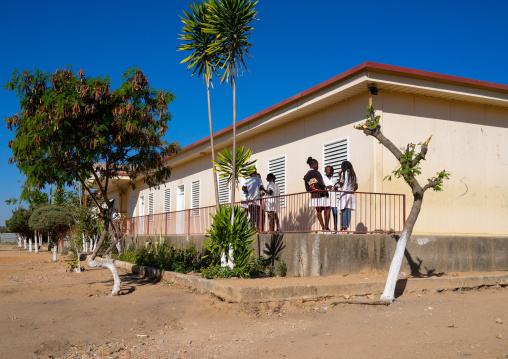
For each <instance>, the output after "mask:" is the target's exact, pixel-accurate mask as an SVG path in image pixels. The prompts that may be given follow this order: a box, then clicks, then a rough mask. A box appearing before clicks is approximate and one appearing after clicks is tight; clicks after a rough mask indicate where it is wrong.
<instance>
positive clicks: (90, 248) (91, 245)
mask: <svg viewBox="0 0 508 359" xmlns="http://www.w3.org/2000/svg"><path fill="white" fill-rule="evenodd" d="M88 249H89V250H90V252H93V251H94V249H93V241H92V238H91V237H90V245H89V246H88Z"/></svg>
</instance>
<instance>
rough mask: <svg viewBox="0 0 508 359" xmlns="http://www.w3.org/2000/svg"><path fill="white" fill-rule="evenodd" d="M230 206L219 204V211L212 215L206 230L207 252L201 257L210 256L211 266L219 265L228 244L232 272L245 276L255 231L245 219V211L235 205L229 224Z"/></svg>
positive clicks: (249, 261) (247, 271) (227, 250)
mask: <svg viewBox="0 0 508 359" xmlns="http://www.w3.org/2000/svg"><path fill="white" fill-rule="evenodd" d="M231 214H232V213H231V207H229V206H221V207H220V211H219V212H217V213H216V214H215V216H214V215H211V216H212V218H213V222H212V226H211V228H210V229H209V230H207V232H208V234H207V235H206V236H207V237H208V238H209V240H205V242H204V244H205V248H206V250H207V251H208V252H209V253H208V254H207V255H206V256H204V257H203V258H208V257H209V258H210V259H211V261H212V265H213V266H218V265H220V258H221V255H222V254H223V253H226V254H227V253H228V252H229V248H230V246H231V247H232V249H233V258H230V259H232V260H233V263H234V266H235V268H234V272H235V273H241V274H242V275H240V276H245V275H247V274H248V273H249V266H250V265H251V257H252V255H253V252H254V249H253V248H251V247H249V245H250V244H252V242H254V239H251V238H250V237H252V236H253V235H254V234H256V233H257V231H256V229H255V228H254V227H253V226H252V224H251V223H250V221H248V220H247V213H246V211H245V210H244V209H243V208H241V207H239V206H235V218H234V222H233V224H232V225H231Z"/></svg>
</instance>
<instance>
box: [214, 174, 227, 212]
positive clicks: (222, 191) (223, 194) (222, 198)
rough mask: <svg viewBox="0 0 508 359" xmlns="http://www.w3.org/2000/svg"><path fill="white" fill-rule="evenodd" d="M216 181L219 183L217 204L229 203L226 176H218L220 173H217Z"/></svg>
mask: <svg viewBox="0 0 508 359" xmlns="http://www.w3.org/2000/svg"><path fill="white" fill-rule="evenodd" d="M217 178H218V179H217V181H218V183H219V204H225V203H229V186H228V185H227V184H228V179H227V178H220V174H219V173H217Z"/></svg>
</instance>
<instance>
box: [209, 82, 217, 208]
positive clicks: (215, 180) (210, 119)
mask: <svg viewBox="0 0 508 359" xmlns="http://www.w3.org/2000/svg"><path fill="white" fill-rule="evenodd" d="M206 96H207V98H208V125H209V126H210V149H211V150H212V161H215V148H214V146H213V128H212V104H211V101H210V84H209V82H208V81H206ZM213 169H214V164H213V162H212V176H213V188H214V190H215V206H216V207H217V212H218V211H219V185H218V183H217V174H216V173H215V172H214V171H213Z"/></svg>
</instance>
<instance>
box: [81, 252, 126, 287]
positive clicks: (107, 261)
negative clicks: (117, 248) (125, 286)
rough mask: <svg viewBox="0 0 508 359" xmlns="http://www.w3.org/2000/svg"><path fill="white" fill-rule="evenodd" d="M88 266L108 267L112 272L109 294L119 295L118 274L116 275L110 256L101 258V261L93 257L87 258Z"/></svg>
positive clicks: (119, 282)
mask: <svg viewBox="0 0 508 359" xmlns="http://www.w3.org/2000/svg"><path fill="white" fill-rule="evenodd" d="M87 264H88V266H89V267H104V268H108V269H109V270H110V271H111V273H112V274H113V281H114V284H113V290H112V291H111V295H119V294H120V286H121V281H120V276H119V275H118V270H117V269H116V266H115V264H114V263H113V261H112V260H111V259H110V258H106V259H103V260H102V261H96V260H93V259H89V260H88V263H87Z"/></svg>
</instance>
